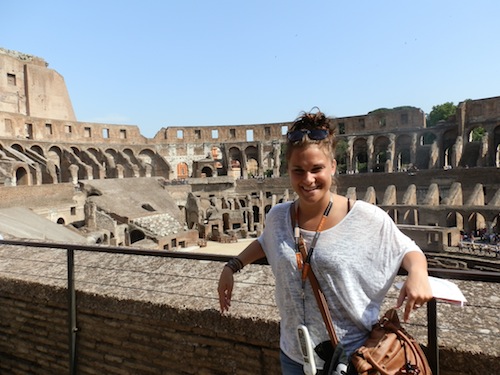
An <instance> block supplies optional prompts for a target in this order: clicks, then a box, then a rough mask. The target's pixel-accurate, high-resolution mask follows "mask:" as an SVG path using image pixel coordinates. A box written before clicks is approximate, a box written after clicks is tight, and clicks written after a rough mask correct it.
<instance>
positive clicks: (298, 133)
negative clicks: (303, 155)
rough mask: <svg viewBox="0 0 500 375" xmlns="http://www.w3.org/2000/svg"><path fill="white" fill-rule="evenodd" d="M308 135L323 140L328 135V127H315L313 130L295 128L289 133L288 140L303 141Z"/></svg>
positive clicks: (315, 139) (314, 139) (316, 139)
mask: <svg viewBox="0 0 500 375" xmlns="http://www.w3.org/2000/svg"><path fill="white" fill-rule="evenodd" d="M305 135H307V136H308V137H309V139H310V140H312V141H321V140H323V139H325V138H326V137H327V136H328V131H327V130H326V129H313V130H305V129H303V130H294V131H292V132H289V133H288V140H289V141H290V142H298V141H301V140H302V139H303V138H304V136H305Z"/></svg>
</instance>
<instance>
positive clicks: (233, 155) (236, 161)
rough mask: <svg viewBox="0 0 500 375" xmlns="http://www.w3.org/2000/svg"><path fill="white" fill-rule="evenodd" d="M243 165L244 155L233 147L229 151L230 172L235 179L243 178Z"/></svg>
mask: <svg viewBox="0 0 500 375" xmlns="http://www.w3.org/2000/svg"><path fill="white" fill-rule="evenodd" d="M242 165H243V155H242V152H241V150H240V149H239V148H238V147H231V148H230V149H229V170H230V171H231V175H232V176H233V177H235V178H239V177H241V176H242V174H241V167H242Z"/></svg>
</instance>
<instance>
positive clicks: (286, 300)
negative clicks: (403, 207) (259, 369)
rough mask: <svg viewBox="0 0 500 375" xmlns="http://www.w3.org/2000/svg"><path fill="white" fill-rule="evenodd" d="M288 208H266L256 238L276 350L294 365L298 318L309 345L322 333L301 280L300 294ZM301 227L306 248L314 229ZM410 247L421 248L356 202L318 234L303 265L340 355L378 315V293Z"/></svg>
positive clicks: (311, 298) (323, 329)
mask: <svg viewBox="0 0 500 375" xmlns="http://www.w3.org/2000/svg"><path fill="white" fill-rule="evenodd" d="M290 207H291V202H286V203H281V204H278V205H276V206H274V207H273V208H272V209H271V211H270V212H269V213H268V215H267V218H266V227H265V230H264V232H263V233H262V235H261V236H260V237H259V238H258V240H259V242H260V244H261V246H262V248H263V249H264V252H265V253H266V256H267V260H268V262H269V264H270V265H271V267H272V270H273V273H274V276H275V278H276V291H275V293H276V303H277V305H278V308H279V311H280V317H281V323H280V330H281V332H280V347H281V350H283V352H284V353H285V354H286V355H288V356H289V357H290V358H291V359H293V360H294V361H296V362H299V363H302V362H303V358H302V354H301V351H300V347H299V344H298V340H297V334H296V331H297V326H298V325H299V324H304V325H306V326H307V328H308V330H309V333H310V335H311V339H312V341H313V347H314V346H316V345H317V344H319V343H321V342H323V341H326V340H329V337H328V332H327V330H326V327H325V324H324V322H323V318H322V316H321V313H320V311H319V308H318V305H317V302H316V299H315V297H314V294H313V291H312V289H311V285H310V283H309V281H307V282H306V284H305V289H304V293H303V288H302V281H301V272H300V271H299V270H298V269H297V262H296V258H295V242H294V237H293V228H292V222H291V217H290ZM346 209H347V208H346ZM301 233H302V235H303V237H304V240H305V242H306V244H307V246H308V248H309V245H310V243H311V240H312V237H313V236H314V232H312V231H306V230H301ZM410 251H421V250H420V248H419V247H418V246H417V245H416V244H415V242H414V241H413V240H411V239H410V238H409V237H407V236H406V235H405V234H403V233H402V232H401V231H400V230H399V229H398V228H397V226H396V225H395V223H394V221H393V220H392V219H391V218H390V217H389V215H387V214H386V213H385V212H384V211H383V210H382V209H380V208H379V207H377V206H375V205H372V204H369V203H366V202H364V201H356V202H355V203H354V205H353V207H352V209H351V211H350V212H349V213H348V214H347V215H346V216H345V218H344V219H343V220H342V221H341V222H340V223H338V224H337V225H336V226H334V227H333V228H330V229H327V230H324V231H322V232H321V234H320V236H319V239H318V242H317V244H316V247H315V249H314V252H313V256H312V260H311V268H312V269H313V270H314V273H315V275H316V277H317V279H318V282H319V284H320V286H321V288H322V290H323V292H324V294H325V297H326V300H327V302H328V305H329V308H330V312H331V315H332V320H333V322H334V325H335V330H336V333H337V336H338V338H339V340H340V341H341V342H342V344H343V345H344V347H345V348H346V350H347V352H348V354H350V353H351V352H353V351H354V350H355V349H356V348H358V347H359V346H361V345H362V344H363V342H364V341H365V339H366V338H367V335H368V333H369V332H370V329H371V327H372V325H373V324H374V323H375V322H376V321H377V320H378V317H379V313H380V305H381V303H382V301H383V299H384V296H385V295H386V293H387V291H388V290H389V288H390V287H391V285H392V283H393V281H394V278H395V276H396V275H397V272H398V270H399V267H400V265H401V262H402V260H403V257H404V256H405V254H406V253H408V252H410ZM395 302H396V301H395ZM316 363H317V364H318V368H321V367H322V364H323V361H321V360H320V359H319V357H317V356H316Z"/></svg>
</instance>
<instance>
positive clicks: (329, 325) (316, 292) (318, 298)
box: [299, 237, 339, 348]
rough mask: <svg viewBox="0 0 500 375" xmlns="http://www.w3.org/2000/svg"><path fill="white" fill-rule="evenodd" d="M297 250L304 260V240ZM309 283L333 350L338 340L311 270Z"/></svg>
mask: <svg viewBox="0 0 500 375" xmlns="http://www.w3.org/2000/svg"><path fill="white" fill-rule="evenodd" d="M299 249H300V252H301V253H302V256H303V257H304V258H305V257H306V256H307V250H306V245H305V243H304V239H303V238H302V237H300V239H299ZM307 275H308V278H309V282H310V283H311V287H312V290H313V292H314V297H316V302H317V303H318V307H319V311H320V312H321V316H322V317H323V320H324V321H325V326H326V329H327V331H328V335H329V336H330V341H331V342H332V344H333V347H334V348H335V347H336V346H337V344H338V343H339V339H338V337H337V333H336V332H335V327H334V326H333V322H332V317H331V315H330V310H329V308H328V304H327V302H326V298H325V294H324V293H323V291H322V290H321V287H320V285H319V282H318V279H317V278H316V275H315V274H314V272H313V270H312V268H311V269H310V270H309V272H308V274H307Z"/></svg>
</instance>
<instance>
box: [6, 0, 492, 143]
mask: <svg viewBox="0 0 500 375" xmlns="http://www.w3.org/2000/svg"><path fill="white" fill-rule="evenodd" d="M2 15H3V16H2V21H1V22H0V47H3V48H6V49H11V50H17V51H20V52H23V53H28V54H32V55H36V56H39V57H42V58H43V59H45V60H46V61H47V62H48V63H49V68H52V69H54V70H56V71H57V72H59V73H60V74H61V75H63V77H64V79H65V81H66V85H67V87H68V90H69V94H70V97H71V100H72V103H73V107H74V110H75V114H76V117H77V119H78V120H79V121H88V122H104V123H109V124H128V125H137V126H138V127H139V128H140V129H141V133H142V134H143V135H144V136H146V137H154V135H155V134H156V132H157V131H159V130H160V129H161V128H162V127H167V126H205V125H242V124H260V123H272V122H286V121H292V120H293V119H295V117H296V116H297V115H298V114H299V112H301V111H303V110H309V109H311V108H312V107H314V106H318V107H319V108H320V109H321V110H322V111H323V112H325V113H326V114H328V115H330V116H336V117H344V116H354V115H361V114H366V113H367V112H369V111H372V110H374V109H377V108H381V107H385V108H393V107H397V106H402V105H411V106H415V107H419V108H421V109H423V110H424V111H425V112H426V113H428V112H430V111H431V109H432V107H433V106H434V105H438V104H442V103H445V102H453V103H455V104H458V103H459V102H460V101H463V100H465V99H481V98H488V97H492V96H500V22H499V20H498V17H499V16H500V1H498V0H477V1H475V2H470V1H465V0H463V1H462V0H455V1H451V0H419V1H404V0H398V1H396V0H387V1H385V0H378V1H370V0H365V1H359V0H358V1H355V0H353V1H334V0H330V1H326V0H325V1H316V0H308V1H306V0H302V1H299V0H287V1H278V0H276V1H274V0H246V1H243V0H240V1H238V0H232V1H226V0H220V1H216V0H213V1H208V0H200V1H193V0H176V1H174V0H170V1H168V0H165V1H161V0H158V1H152V0H141V1H132V0H120V1H112V0H108V1H106V0H99V1H96V0H87V1H67V0H65V1H63V0H59V1H55V0H54V1H52V0H46V1H39V0H23V1H9V2H5V3H4V4H3V5H2Z"/></svg>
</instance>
